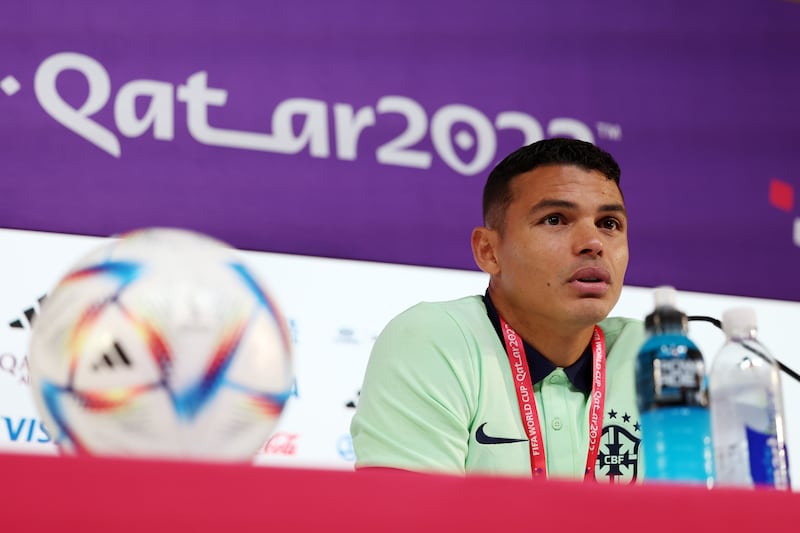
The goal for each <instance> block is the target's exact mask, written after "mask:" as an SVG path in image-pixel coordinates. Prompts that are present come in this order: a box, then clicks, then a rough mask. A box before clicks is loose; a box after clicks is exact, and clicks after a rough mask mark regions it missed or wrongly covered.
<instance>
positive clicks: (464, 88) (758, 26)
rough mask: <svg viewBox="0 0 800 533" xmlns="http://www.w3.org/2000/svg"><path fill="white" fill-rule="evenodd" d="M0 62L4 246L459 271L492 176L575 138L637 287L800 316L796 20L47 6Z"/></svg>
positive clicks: (16, 21) (7, 37)
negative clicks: (520, 151)
mask: <svg viewBox="0 0 800 533" xmlns="http://www.w3.org/2000/svg"><path fill="white" fill-rule="evenodd" d="M217 4H218V5H217ZM0 46H1V48H0V49H1V50H2V54H0V144H1V145H2V154H3V156H2V167H1V168H2V177H0V227H9V228H25V229H35V230H47V231H59V232H68V233H81V234H91V235H109V234H112V233H117V232H121V231H126V230H129V229H132V228H135V227H141V226H154V225H172V226H182V227H188V228H192V229H196V230H199V231H203V232H206V233H209V234H211V235H214V236H217V237H219V238H222V239H225V240H227V241H228V242H230V243H231V244H233V245H235V246H238V247H240V248H245V249H255V250H268V251H275V252H285V253H295V254H307V255H320V256H331V257H346V258H354V259H364V260H374V261H387V262H398V263H411V264H422V265H433V266H444V267H455V268H467V269H472V268H475V267H474V264H473V261H472V256H471V253H470V251H469V233H470V230H471V229H472V227H473V226H475V225H476V224H479V223H480V193H481V189H482V186H483V182H484V180H485V177H486V175H487V173H488V171H489V170H490V168H491V166H492V165H493V164H494V163H495V162H497V161H498V160H499V158H500V157H502V156H503V155H505V154H506V153H508V152H510V151H511V150H513V149H515V148H516V147H518V146H519V145H521V144H522V143H523V142H527V141H529V140H531V139H534V138H537V137H540V136H545V137H547V136H555V135H571V136H578V137H583V138H590V139H592V140H594V141H595V142H596V143H597V144H599V145H600V146H602V147H603V148H605V149H607V150H609V151H611V152H612V153H613V154H614V155H615V156H617V158H618V159H619V161H620V163H621V165H622V168H623V176H622V186H623V190H624V192H625V197H626V200H627V202H628V208H629V212H630V217H631V224H630V243H631V253H632V261H631V266H630V269H629V275H628V278H627V281H628V283H629V284H633V285H640V286H653V285H657V284H664V283H667V284H672V285H675V286H677V287H678V288H679V289H682V290H696V291H705V292H716V293H723V294H737V295H747V296H760V297H768V298H778V299H789V300H800V282H798V281H797V279H796V278H797V273H798V270H800V223H798V228H799V229H798V231H797V233H798V235H799V236H798V237H795V233H794V231H795V230H794V228H795V225H796V221H797V220H800V207H798V206H797V205H796V203H795V202H794V189H795V188H796V187H800V176H798V174H797V168H798V161H797V155H796V154H797V150H796V148H795V146H794V145H795V143H796V141H797V139H798V138H800V99H798V97H797V95H798V94H800V71H799V70H798V69H797V58H798V57H800V4H796V3H791V2H783V1H779V0H741V1H738V2H731V1H730V0H704V1H703V2H696V1H689V0H685V1H684V0H682V1H670V2H640V1H637V0H614V1H608V2H601V3H598V2H594V1H592V0H568V1H563V2H558V3H556V2H534V1H531V0H520V1H509V2H489V1H483V0H481V1H472V2H463V1H455V0H444V1H440V2H424V1H421V0H403V1H402V2H401V1H391V2H355V1H349V2H328V1H326V0H313V1H306V2H294V3H292V2H261V1H247V2H235V3H234V2H230V3H215V4H214V5H212V3H208V5H206V3H202V2H191V1H189V0H178V1H174V2H167V3H163V2H155V1H149V0H147V1H140V2H136V3H130V5H123V6H120V5H117V3H107V2H100V1H86V2H82V3H80V5H79V6H78V5H76V4H63V3H62V2H56V1H54V0H49V1H42V2H31V3H28V4H23V3H13V4H11V5H9V6H4V8H3V16H2V18H0ZM147 80H149V81H147ZM87 97H88V101H87ZM84 102H85V105H84ZM523 132H524V133H523ZM387 143H388V144H387ZM7 253H8V252H7V251H3V252H2V254H3V256H4V260H7V259H8V258H7V255H6V254H7Z"/></svg>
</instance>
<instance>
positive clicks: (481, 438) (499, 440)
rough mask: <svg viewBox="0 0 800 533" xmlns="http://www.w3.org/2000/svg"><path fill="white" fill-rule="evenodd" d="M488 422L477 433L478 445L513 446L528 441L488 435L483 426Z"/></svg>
mask: <svg viewBox="0 0 800 533" xmlns="http://www.w3.org/2000/svg"><path fill="white" fill-rule="evenodd" d="M486 424H487V422H484V423H483V424H481V425H480V426H478V429H477V430H476V431H475V440H476V441H478V444H511V443H512V442H526V439H509V438H507V437H492V436H490V435H487V434H486V433H485V432H484V431H483V426H485V425H486Z"/></svg>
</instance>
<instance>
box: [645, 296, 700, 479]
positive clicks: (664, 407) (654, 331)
mask: <svg viewBox="0 0 800 533" xmlns="http://www.w3.org/2000/svg"><path fill="white" fill-rule="evenodd" d="M654 297H655V309H654V310H653V312H652V313H650V314H649V315H647V317H646V318H645V329H646V332H647V338H646V340H645V343H644V345H643V346H642V348H641V350H640V351H639V355H638V357H637V360H636V393H637V402H638V405H639V415H640V418H641V430H642V444H641V446H642V452H643V454H644V480H645V482H651V481H655V482H673V483H687V484H699V485H703V486H706V487H709V488H710V487H711V485H712V483H713V480H714V460H713V450H712V445H711V417H710V413H709V407H708V380H707V378H706V372H705V362H704V360H703V355H702V354H701V353H700V350H699V349H698V348H697V346H696V345H695V344H694V342H692V340H691V339H689V337H688V324H689V321H688V318H687V316H686V314H685V313H683V312H681V311H679V310H678V309H677V308H676V306H675V300H676V291H675V289H674V288H673V287H658V288H656V289H655V291H654Z"/></svg>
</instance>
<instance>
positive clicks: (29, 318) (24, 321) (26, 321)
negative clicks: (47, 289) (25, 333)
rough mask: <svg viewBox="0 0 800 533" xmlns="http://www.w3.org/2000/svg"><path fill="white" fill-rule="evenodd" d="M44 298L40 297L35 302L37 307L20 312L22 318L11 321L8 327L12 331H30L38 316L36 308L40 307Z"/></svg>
mask: <svg viewBox="0 0 800 533" xmlns="http://www.w3.org/2000/svg"><path fill="white" fill-rule="evenodd" d="M45 298H46V296H40V297H39V298H38V299H37V300H36V302H37V305H35V306H31V307H28V308H27V309H25V310H24V311H22V314H23V316H24V318H23V317H18V318H14V319H12V320H11V321H10V322H9V323H8V326H9V327H10V328H12V329H30V328H31V326H33V321H34V320H36V315H37V314H38V311H37V308H38V307H41V305H42V303H43V302H44V300H45Z"/></svg>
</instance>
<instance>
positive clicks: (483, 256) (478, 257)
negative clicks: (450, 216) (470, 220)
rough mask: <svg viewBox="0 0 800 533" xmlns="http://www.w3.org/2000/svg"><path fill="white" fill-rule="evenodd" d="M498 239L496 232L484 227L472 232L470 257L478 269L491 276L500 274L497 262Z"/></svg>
mask: <svg viewBox="0 0 800 533" xmlns="http://www.w3.org/2000/svg"><path fill="white" fill-rule="evenodd" d="M499 237H500V236H499V235H498V234H497V231H495V230H493V229H489V228H487V227H484V226H480V227H477V228H475V229H474V230H472V256H473V257H474V258H475V263H477V264H478V267H479V268H480V269H481V270H483V271H484V272H486V273H487V274H489V275H491V276H494V275H495V274H497V273H499V272H500V263H499V262H498V260H497V243H498V241H499Z"/></svg>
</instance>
